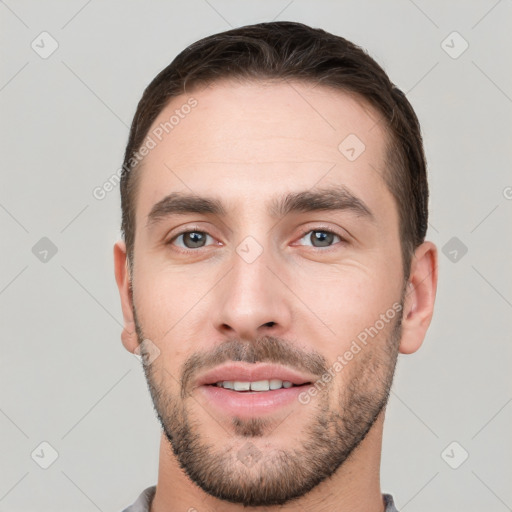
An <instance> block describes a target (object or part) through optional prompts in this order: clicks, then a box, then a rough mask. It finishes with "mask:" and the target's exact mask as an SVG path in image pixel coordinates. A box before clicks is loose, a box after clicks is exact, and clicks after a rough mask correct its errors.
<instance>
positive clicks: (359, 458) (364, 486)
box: [150, 411, 385, 512]
mask: <svg viewBox="0 0 512 512" xmlns="http://www.w3.org/2000/svg"><path fill="white" fill-rule="evenodd" d="M383 421H384V411H382V412H381V414H380V415H379V417H378V419H377V421H376V422H375V423H374V425H373V427H372V428H371V430H370V432H368V435H367V436H366V437H365V439H364V440H363V441H362V442H361V443H360V444H359V446H358V447H357V448H356V449H355V450H354V452H353V453H352V454H351V456H350V457H349V458H348V459H347V460H346V461H345V463H344V464H343V465H342V466H341V467H340V468H338V470H337V471H336V473H334V475H332V477H331V478H329V479H327V480H325V481H324V482H322V483H320V484H319V485H317V486H316V487H315V488H314V489H312V490H311V491H309V492H308V493H307V494H305V495H304V496H302V497H301V498H298V499H296V500H293V501H292V502H290V503H288V504H285V505H279V506H268V507H252V508H251V512H264V511H265V512H272V511H277V510H279V512H292V511H297V510H310V511H312V512H326V511H330V512H332V511H334V510H335V511H336V512H349V511H350V512H384V509H385V507H384V502H383V499H382V494H381V490H380V476H379V474H380V454H381V449H382V428H383ZM167 510H191V511H193V510H196V511H200V512H241V511H244V512H246V508H245V507H244V506H243V505H241V504H235V503H229V502H226V501H223V500H219V499H218V498H215V497H213V496H210V495H209V494H207V493H205V492H204V491H203V490H202V489H201V488H199V487H198V486H197V485H196V484H194V483H193V482H192V481H191V480H190V479H189V478H188V476H187V475H186V474H185V472H184V471H183V470H182V469H181V468H180V466H179V464H178V462H177V460H176V457H175V456H174V453H173V451H172V448H171V446H170V444H169V441H168V440H167V438H166V437H165V435H164V434H163V433H162V437H161V440H160V461H159V468H158V483H157V488H156V494H155V497H154V499H153V503H152V505H151V509H150V512H166V511H167Z"/></svg>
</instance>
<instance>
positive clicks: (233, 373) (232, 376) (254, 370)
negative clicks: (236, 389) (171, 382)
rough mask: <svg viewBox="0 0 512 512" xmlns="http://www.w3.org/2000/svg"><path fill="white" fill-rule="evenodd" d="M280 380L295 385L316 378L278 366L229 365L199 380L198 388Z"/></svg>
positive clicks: (224, 365) (214, 369) (206, 373)
mask: <svg viewBox="0 0 512 512" xmlns="http://www.w3.org/2000/svg"><path fill="white" fill-rule="evenodd" d="M271 379H279V380H282V381H286V380H287V381H289V382H291V383H292V384H295V385H298V386H299V385H301V384H306V383H309V382H313V381H314V380H315V377H313V376H311V375H308V374H302V373H300V372H298V371H296V370H292V369H291V368H288V367H286V366H281V365H276V364H258V363H256V364H248V363H245V364H244V363H234V362H231V363H227V364H223V365H221V366H216V367H215V368H212V369H211V370H209V371H207V372H205V373H203V374H202V375H201V376H200V377H199V378H198V379H197V385H198V386H206V385H208V384H216V383H217V382H223V381H226V380H227V381H239V382H255V381H258V380H271Z"/></svg>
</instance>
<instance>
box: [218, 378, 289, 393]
mask: <svg viewBox="0 0 512 512" xmlns="http://www.w3.org/2000/svg"><path fill="white" fill-rule="evenodd" d="M215 385H216V386H218V387H221V388H224V389H233V390H234V391H269V390H274V389H281V388H291V387H292V386H293V384H292V383H291V382H290V381H288V380H285V381H283V380H279V379H271V380H257V381H254V382H243V381H238V380H235V381H233V380H225V381H221V382H217V383H216V384H215Z"/></svg>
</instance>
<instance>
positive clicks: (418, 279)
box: [400, 242, 437, 354]
mask: <svg viewBox="0 0 512 512" xmlns="http://www.w3.org/2000/svg"><path fill="white" fill-rule="evenodd" d="M436 290H437V248H436V246H435V245H434V244H433V243H432V242H424V243H423V244H421V245H420V246H419V247H418V248H417V249H416V250H415V252H414V256H413V258H412V262H411V272H410V277H409V283H408V285H407V288H406V292H405V300H404V312H403V316H402V338H401V341H400V352H401V353H402V354H412V353H413V352H416V350H418V349H419V348H420V347H421V344H422V343H423V340H424V339H425V335H426V332H427V329H428V326H429V325H430V321H431V320H432V315H433V313H434V302H435V298H436Z"/></svg>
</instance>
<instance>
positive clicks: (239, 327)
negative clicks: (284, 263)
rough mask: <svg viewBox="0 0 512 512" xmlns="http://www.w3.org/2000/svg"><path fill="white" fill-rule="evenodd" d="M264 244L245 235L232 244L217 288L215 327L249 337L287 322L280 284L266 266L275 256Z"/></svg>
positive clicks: (283, 326) (279, 328)
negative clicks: (229, 255) (233, 245)
mask: <svg viewBox="0 0 512 512" xmlns="http://www.w3.org/2000/svg"><path fill="white" fill-rule="evenodd" d="M268 246H269V244H268V243H265V244H264V243H260V241H258V240H256V238H254V237H252V236H247V237H246V238H245V239H243V240H242V242H241V243H239V245H238V246H237V247H236V248H234V250H233V254H232V256H231V262H230V263H231V270H230V272H229V273H228V274H227V275H226V277H225V279H223V280H222V285H221V286H220V287H219V288H218V290H217V294H218V296H217V298H216V299H217V300H216V303H217V308H218V309H217V310H216V312H215V315H216V318H215V323H216V326H217V328H218V329H221V330H224V331H226V330H231V331H235V333H236V334H237V335H238V336H240V337H248V338H249V339H251V338H254V337H256V336H258V335H261V334H263V332H262V331H263V330H265V329H268V328H269V327H273V329H274V330H282V329H284V328H286V327H288V326H289V322H290V311H289V309H288V308H287V304H286V296H285V293H284V292H285V290H284V287H283V284H282V283H281V282H280V281H279V280H278V279H277V278H276V277H275V275H274V273H273V272H272V271H271V270H270V269H269V267H270V268H272V267H273V266H275V264H276V261H277V260H278V258H274V257H273V255H272V254H271V249H269V248H268ZM274 272H275V270H274Z"/></svg>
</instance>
